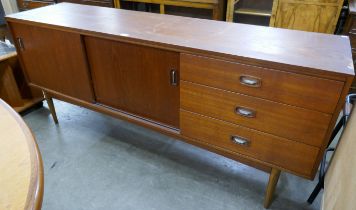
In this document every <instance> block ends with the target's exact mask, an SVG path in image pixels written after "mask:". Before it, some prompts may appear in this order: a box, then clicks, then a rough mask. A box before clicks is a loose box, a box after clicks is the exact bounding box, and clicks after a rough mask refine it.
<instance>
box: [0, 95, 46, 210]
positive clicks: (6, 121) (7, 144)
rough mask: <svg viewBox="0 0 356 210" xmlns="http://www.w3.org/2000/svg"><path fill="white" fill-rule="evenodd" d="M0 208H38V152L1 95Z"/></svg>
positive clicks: (40, 186) (40, 188)
mask: <svg viewBox="0 0 356 210" xmlns="http://www.w3.org/2000/svg"><path fill="white" fill-rule="evenodd" d="M0 139H1V141H0V171H1V179H0V186H1V188H0V209H3V210H7V209H9V210H10V209H26V210H27V209H28V210H30V209H31V210H32V209H34V210H38V209H41V205H42V197H43V166H42V159H41V154H40V152H39V150H38V147H37V143H36V140H35V138H34V137H33V135H32V133H31V131H30V129H29V128H28V127H27V125H26V124H25V122H24V121H23V120H22V118H21V117H20V116H19V115H18V114H17V113H16V112H15V111H14V110H13V109H12V108H11V107H10V106H9V105H7V104H6V103H5V102H4V101H2V100H1V99H0Z"/></svg>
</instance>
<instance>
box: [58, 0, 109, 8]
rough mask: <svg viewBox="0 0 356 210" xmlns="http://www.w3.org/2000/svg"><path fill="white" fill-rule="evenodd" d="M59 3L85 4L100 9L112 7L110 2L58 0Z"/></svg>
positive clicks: (107, 0)
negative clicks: (99, 7)
mask: <svg viewBox="0 0 356 210" xmlns="http://www.w3.org/2000/svg"><path fill="white" fill-rule="evenodd" d="M60 2H69V3H75V4H85V5H93V6H101V7H114V4H113V1H112V0H58V3H60Z"/></svg>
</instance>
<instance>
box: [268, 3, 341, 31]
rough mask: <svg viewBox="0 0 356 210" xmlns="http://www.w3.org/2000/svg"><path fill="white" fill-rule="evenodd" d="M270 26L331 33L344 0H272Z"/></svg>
mask: <svg viewBox="0 0 356 210" xmlns="http://www.w3.org/2000/svg"><path fill="white" fill-rule="evenodd" d="M274 1H275V2H274V5H273V11H272V16H271V20H270V26H272V27H278V28H288V29H295V30H302V31H311V32H320V33H328V34H333V33H334V31H335V28H336V24H337V21H338V19H339V15H340V11H341V9H342V5H343V3H344V0H274Z"/></svg>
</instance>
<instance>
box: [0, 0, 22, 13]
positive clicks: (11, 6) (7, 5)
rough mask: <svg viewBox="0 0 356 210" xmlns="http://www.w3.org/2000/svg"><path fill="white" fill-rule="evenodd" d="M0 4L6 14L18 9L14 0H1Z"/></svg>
mask: <svg viewBox="0 0 356 210" xmlns="http://www.w3.org/2000/svg"><path fill="white" fill-rule="evenodd" d="M1 4H2V7H3V8H4V11H5V14H6V15H8V14H11V13H15V12H18V11H19V9H18V7H17V2H16V1H15V0H1Z"/></svg>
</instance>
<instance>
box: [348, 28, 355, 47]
mask: <svg viewBox="0 0 356 210" xmlns="http://www.w3.org/2000/svg"><path fill="white" fill-rule="evenodd" d="M349 37H350V42H351V48H352V49H356V31H352V32H350V33H349Z"/></svg>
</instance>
